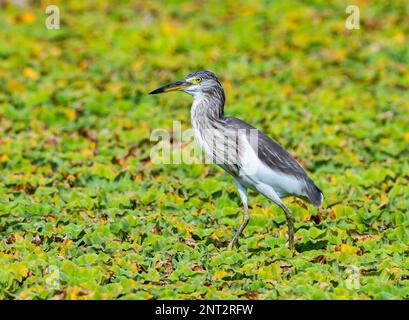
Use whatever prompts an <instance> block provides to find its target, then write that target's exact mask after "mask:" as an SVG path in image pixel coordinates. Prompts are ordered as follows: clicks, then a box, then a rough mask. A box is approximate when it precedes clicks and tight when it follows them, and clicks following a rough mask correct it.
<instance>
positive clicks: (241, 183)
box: [150, 70, 324, 249]
mask: <svg viewBox="0 0 409 320" xmlns="http://www.w3.org/2000/svg"><path fill="white" fill-rule="evenodd" d="M171 91H183V92H185V93H188V94H190V95H191V96H193V104H192V106H191V110H190V115H191V123H192V127H193V130H194V135H195V138H196V141H197V142H198V143H199V145H200V146H201V148H202V149H203V150H204V153H205V154H206V155H207V156H208V157H210V158H211V159H212V160H213V161H214V162H215V163H216V164H218V165H219V166H220V167H221V168H223V169H224V170H225V171H226V172H227V173H229V174H230V175H231V176H233V178H234V181H235V183H236V185H237V190H238V193H239V196H240V198H241V202H242V205H243V209H244V214H243V220H242V222H241V224H240V226H239V228H238V230H237V231H236V233H235V234H234V236H233V238H232V240H231V241H230V243H229V245H228V249H232V248H233V247H234V246H235V245H236V244H237V242H238V239H239V237H240V235H241V234H242V232H243V230H244V229H245V228H246V226H247V224H248V222H249V220H250V214H249V208H248V201H247V200H248V199H247V191H248V189H251V190H254V191H255V192H258V193H260V194H262V195H264V196H265V197H267V198H268V199H270V200H271V201H272V202H274V203H275V204H276V205H278V206H279V207H280V208H281V209H282V210H283V212H284V214H285V217H286V220H287V224H288V231H287V236H288V246H289V248H290V249H293V248H294V220H293V215H292V213H291V210H290V209H289V208H288V207H287V206H286V205H285V204H284V203H283V201H282V199H283V198H286V197H288V196H295V197H297V198H300V199H302V200H303V201H306V202H308V203H311V204H312V205H314V206H317V207H319V206H321V204H322V201H323V199H324V194H323V192H322V191H321V190H320V189H319V188H318V187H317V186H316V185H315V183H314V182H313V181H312V179H311V178H310V177H309V176H308V175H307V173H306V172H305V171H304V169H303V168H302V167H301V165H300V164H299V163H298V162H297V161H296V160H295V159H294V158H293V157H292V156H291V155H290V154H289V153H288V152H287V151H286V150H285V149H284V148H283V147H282V146H281V145H280V144H279V143H278V142H276V141H275V140H273V139H271V138H269V137H268V136H267V135H265V134H264V133H262V132H261V131H259V130H257V129H256V128H255V127H253V126H251V125H250V124H248V123H246V122H244V121H243V120H240V119H237V118H234V117H227V116H225V115H224V105H225V94H224V89H223V86H222V84H221V83H220V81H219V80H218V78H217V77H216V75H215V74H214V73H213V72H211V71H207V70H202V71H196V72H193V73H190V74H189V75H187V76H186V77H184V78H183V79H182V80H179V81H176V82H173V83H170V84H167V85H165V86H162V87H160V88H158V89H156V90H153V91H151V92H150V94H159V93H165V92H171Z"/></svg>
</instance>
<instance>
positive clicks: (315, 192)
mask: <svg viewBox="0 0 409 320" xmlns="http://www.w3.org/2000/svg"><path fill="white" fill-rule="evenodd" d="M305 185H306V193H307V198H308V201H309V202H310V203H312V204H313V205H314V206H317V207H319V206H321V204H322V201H323V200H324V194H323V193H322V191H321V190H320V189H319V188H318V187H317V186H316V185H315V183H314V182H313V181H312V180H310V179H309V181H306V183H305Z"/></svg>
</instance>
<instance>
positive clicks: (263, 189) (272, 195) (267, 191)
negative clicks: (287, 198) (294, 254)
mask: <svg viewBox="0 0 409 320" xmlns="http://www.w3.org/2000/svg"><path fill="white" fill-rule="evenodd" d="M256 188H257V190H258V191H259V192H260V193H262V194H263V195H265V196H266V197H267V198H269V199H271V200H272V201H273V202H274V203H275V204H277V205H278V206H280V208H281V209H283V211H284V213H285V217H286V218H287V223H288V246H289V247H290V249H291V250H292V249H293V247H294V221H293V216H292V214H291V210H290V209H288V208H287V207H286V206H285V204H284V203H283V202H282V201H281V199H280V197H279V196H278V194H277V193H276V192H275V191H274V189H273V188H271V187H270V186H268V185H266V184H262V183H259V184H258V185H257V186H256Z"/></svg>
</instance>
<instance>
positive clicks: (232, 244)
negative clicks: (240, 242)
mask: <svg viewBox="0 0 409 320" xmlns="http://www.w3.org/2000/svg"><path fill="white" fill-rule="evenodd" d="M236 244H237V239H235V238H233V240H232V241H230V243H229V245H228V246H227V250H233V248H234V247H235V246H236Z"/></svg>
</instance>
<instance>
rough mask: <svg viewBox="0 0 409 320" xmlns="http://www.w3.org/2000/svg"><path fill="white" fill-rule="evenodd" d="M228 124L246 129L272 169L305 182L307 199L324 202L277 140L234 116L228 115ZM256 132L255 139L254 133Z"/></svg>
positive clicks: (312, 183)
mask: <svg viewBox="0 0 409 320" xmlns="http://www.w3.org/2000/svg"><path fill="white" fill-rule="evenodd" d="M225 120H226V124H227V125H228V126H231V127H232V128H234V129H236V130H245V131H246V134H247V137H248V141H249V143H250V145H251V147H252V148H253V150H254V151H255V152H256V153H257V155H258V157H259V159H260V160H261V161H262V162H263V163H264V164H265V165H266V166H268V167H269V168H270V169H271V170H273V171H275V172H279V173H281V174H283V175H287V176H292V177H295V178H296V179H298V180H300V181H303V182H304V183H305V193H306V195H307V200H308V201H309V202H311V203H313V204H315V205H320V204H321V202H322V196H323V194H322V192H321V190H320V189H318V187H317V186H316V185H315V184H314V182H313V181H312V180H311V179H310V178H309V177H308V175H307V174H306V173H305V171H304V169H303V168H302V167H301V166H300V165H299V163H298V162H297V161H296V160H295V159H294V158H293V157H292V156H291V155H290V154H289V153H288V152H287V151H286V150H285V149H284V148H283V147H282V146H280V145H279V144H278V143H277V142H276V141H274V140H273V139H271V138H269V137H268V136H266V135H265V134H264V133H262V132H260V131H259V130H257V129H256V128H254V127H253V126H251V125H249V124H248V123H246V122H244V121H242V120H240V119H237V118H233V117H226V118H225ZM254 132H256V135H257V136H256V137H255V139H254V138H253V136H252V135H253V134H254Z"/></svg>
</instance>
